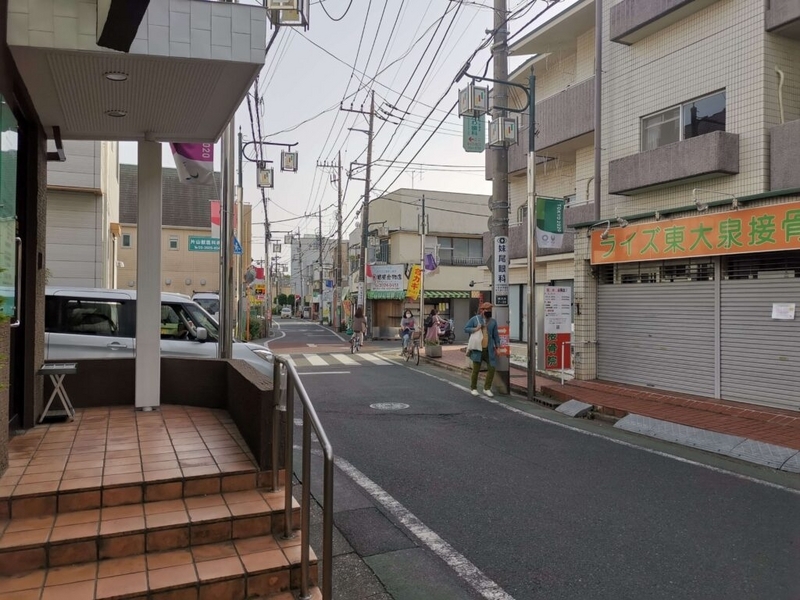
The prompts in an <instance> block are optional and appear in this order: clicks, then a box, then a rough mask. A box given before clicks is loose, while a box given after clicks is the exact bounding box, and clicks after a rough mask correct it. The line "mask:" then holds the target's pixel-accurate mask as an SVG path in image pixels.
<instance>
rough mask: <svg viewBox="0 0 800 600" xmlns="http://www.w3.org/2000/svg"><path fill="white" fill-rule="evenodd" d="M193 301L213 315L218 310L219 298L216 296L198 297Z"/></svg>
mask: <svg viewBox="0 0 800 600" xmlns="http://www.w3.org/2000/svg"><path fill="white" fill-rule="evenodd" d="M195 302H197V303H198V304H199V305H200V306H202V307H203V309H204V310H205V311H206V312H207V313H209V314H212V315H215V314H217V313H218V312H219V300H217V299H216V298H198V299H197V300H195Z"/></svg>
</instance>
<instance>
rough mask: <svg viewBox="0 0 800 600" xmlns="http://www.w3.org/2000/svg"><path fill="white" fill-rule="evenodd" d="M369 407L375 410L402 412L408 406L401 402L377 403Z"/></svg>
mask: <svg viewBox="0 0 800 600" xmlns="http://www.w3.org/2000/svg"><path fill="white" fill-rule="evenodd" d="M369 407H370V408H374V409H375V410H403V409H404V408H408V407H409V405H408V404H403V403H402V402H377V403H376V404H370V405H369Z"/></svg>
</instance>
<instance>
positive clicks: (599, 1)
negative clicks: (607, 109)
mask: <svg viewBox="0 0 800 600" xmlns="http://www.w3.org/2000/svg"><path fill="white" fill-rule="evenodd" d="M594 23H595V25H594V27H595V28H594V220H595V221H599V220H600V167H601V162H600V151H601V147H602V146H601V143H600V142H601V136H600V125H601V117H602V114H601V111H602V94H603V0H594Z"/></svg>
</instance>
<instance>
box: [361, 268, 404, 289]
mask: <svg viewBox="0 0 800 600" xmlns="http://www.w3.org/2000/svg"><path fill="white" fill-rule="evenodd" d="M371 268H372V281H371V282H370V284H369V288H370V289H371V290H379V291H382V292H402V291H403V265H372V267H371Z"/></svg>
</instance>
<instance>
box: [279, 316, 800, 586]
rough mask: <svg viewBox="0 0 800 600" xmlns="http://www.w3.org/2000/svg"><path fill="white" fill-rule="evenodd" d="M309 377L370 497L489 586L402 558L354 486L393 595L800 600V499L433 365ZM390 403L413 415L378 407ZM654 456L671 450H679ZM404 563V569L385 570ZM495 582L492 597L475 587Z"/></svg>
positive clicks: (347, 525)
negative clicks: (419, 527) (501, 397)
mask: <svg viewBox="0 0 800 600" xmlns="http://www.w3.org/2000/svg"><path fill="white" fill-rule="evenodd" d="M293 327H298V330H297V331H290V330H291V329H292V328H293ZM301 328H302V329H305V327H302V326H298V325H295V324H292V326H287V327H286V328H285V331H289V334H288V335H287V336H286V338H288V339H286V340H285V343H286V344H287V345H286V348H289V347H290V346H289V344H293V345H294V346H292V347H302V346H300V344H302V343H316V342H308V341H307V340H308V339H309V338H308V337H303V336H309V335H310V333H311V332H310V331H303V332H301V331H300V329H301ZM331 335H332V334H331ZM334 337H335V336H334ZM319 339H320V340H322V339H323V338H322V337H321V336H320V338H319ZM336 345H337V343H335V342H333V341H332V340H331V346H332V348H335V347H336ZM338 346H339V349H341V347H342V341H341V340H339V341H338ZM270 347H272V348H273V349H275V350H276V351H280V350H278V349H276V348H275V346H274V344H273V343H270ZM300 371H301V373H304V374H303V375H302V380H303V383H304V385H305V387H306V389H307V390H308V392H309V395H310V397H311V399H312V401H313V402H314V404H315V407H316V410H317V413H318V414H319V416H320V418H321V420H322V423H323V425H324V427H325V429H326V432H327V434H328V437H329V438H330V440H331V442H332V444H333V448H334V451H335V453H336V455H337V457H341V458H342V459H344V460H345V461H346V463H343V464H349V465H351V466H352V467H353V468H354V470H355V471H357V472H360V474H362V475H363V478H365V480H366V481H370V482H372V483H373V484H374V486H377V487H375V488H373V489H371V490H370V491H371V492H372V494H373V496H374V494H375V493H376V489H378V490H380V491H381V492H383V493H385V494H388V497H390V498H391V499H392V500H393V501H396V503H399V505H401V506H402V507H403V508H404V509H405V510H407V511H408V514H410V515H412V516H413V517H414V518H415V519H417V520H418V522H420V523H421V524H423V525H424V527H426V528H427V529H424V533H425V534H426V535H428V534H429V533H433V534H435V535H438V537H439V539H441V540H443V541H444V542H445V543H446V544H448V545H449V546H448V547H449V548H450V549H451V550H452V551H453V552H455V553H457V554H458V555H459V556H461V557H463V558H464V559H466V560H467V561H469V563H470V564H471V565H474V567H476V568H477V569H478V570H479V573H480V574H481V575H482V577H483V579H481V578H477V579H475V578H470V577H469V576H466V577H465V576H464V572H465V571H464V570H463V569H462V571H461V574H460V575H459V574H457V571H458V569H456V570H453V569H450V568H449V567H448V566H447V565H446V564H445V562H446V561H448V560H449V561H450V562H451V563H453V562H457V561H453V560H452V556H448V555H447V554H448V552H449V550H445V551H444V552H440V553H439V557H438V558H435V557H434V554H433V552H432V551H431V550H430V549H429V548H426V549H425V552H426V553H427V554H425V555H424V556H421V555H419V554H417V555H414V556H410V555H409V556H408V557H406V556H405V555H404V554H403V553H404V552H412V550H411V549H412V547H414V546H416V547H417V548H419V547H425V546H426V544H425V542H424V540H421V539H420V537H419V536H418V535H417V536H415V535H414V533H413V532H411V531H410V530H409V527H407V525H408V522H406V523H405V524H401V523H398V521H399V520H400V519H398V518H397V516H398V515H397V513H396V512H395V513H392V512H391V511H387V510H386V506H387V504H386V498H385V497H384V498H383V502H382V504H381V503H380V502H377V501H376V502H375V503H374V504H373V505H371V506H369V505H366V504H365V503H363V502H362V501H361V498H364V497H367V496H369V494H368V493H367V491H365V490H363V489H362V488H359V487H358V486H355V485H354V484H353V487H354V488H358V489H357V492H353V491H352V490H350V492H352V493H358V494H360V498H359V500H358V501H357V502H354V501H353V498H352V496H348V493H349V492H347V488H344V489H345V490H346V491H345V493H344V495H343V496H340V497H337V511H338V512H337V517H338V519H337V525H340V526H343V528H344V529H345V530H349V531H352V532H353V540H355V544H354V545H358V544H359V543H362V545H363V546H364V552H363V555H364V556H365V557H366V560H367V563H368V564H370V566H372V567H373V568H374V569H375V571H376V573H378V575H379V576H380V575H381V573H388V575H386V579H387V580H388V581H386V580H385V581H384V584H386V587H387V590H388V591H389V592H390V593H394V592H395V591H398V593H395V594H394V596H395V598H398V597H409V598H410V597H414V595H413V589H414V587H415V581H414V573H415V572H416V573H420V574H423V573H425V570H426V569H429V568H432V569H435V571H434V572H432V573H431V575H430V576H431V577H434V576H436V575H435V573H436V572H438V573H439V574H441V576H442V577H445V576H447V577H451V578H452V579H451V580H450V581H448V582H447V584H446V585H444V587H442V588H441V589H442V590H447V591H443V592H441V593H438V594H433V595H431V594H430V593H429V594H428V597H429V598H437V599H438V598H442V599H445V598H447V599H449V598H475V597H484V598H508V597H509V596H510V597H511V598H515V599H517V600H522V599H528V598H547V599H580V600H584V599H587V598H591V599H594V598H602V599H605V598H609V599H615V600H617V599H627V598H630V599H632V600H633V599H636V600H640V599H648V600H656V599H665V600H667V599H669V600H674V599H683V598H687V599H690V598H691V599H694V598H697V599H704V600H712V599H717V598H719V599H725V600H737V599H742V600H745V599H746V600H752V599H762V598H764V599H766V598H769V599H770V600H780V599H787V600H789V599H794V600H796V599H797V598H800V495H798V494H797V493H796V492H793V491H792V490H789V489H784V488H781V487H780V486H769V485H765V484H762V483H760V482H758V481H756V480H754V479H753V478H746V477H736V476H734V475H732V474H729V473H724V472H720V471H719V470H714V469H709V468H704V466H702V465H697V464H692V463H690V462H687V461H680V460H675V459H673V458H671V457H669V456H665V455H662V454H660V453H655V452H648V451H646V450H645V449H643V448H646V447H650V448H652V447H653V443H652V442H650V441H648V442H645V441H644V440H643V439H641V440H640V439H639V438H637V437H636V436H631V435H626V434H623V433H621V432H617V431H616V430H611V429H610V427H609V426H608V425H603V424H595V423H587V422H585V421H581V422H575V421H569V420H567V419H560V418H558V417H556V416H555V415H554V413H552V412H550V411H546V410H544V409H540V408H538V407H529V406H526V405H524V403H521V402H518V401H514V400H512V401H511V403H510V405H511V406H512V407H522V410H521V411H519V412H515V411H512V410H508V408H506V407H504V405H503V404H504V403H493V402H490V401H488V400H486V399H484V398H475V397H473V396H471V395H470V394H469V393H468V392H467V391H465V390H464V389H459V388H457V387H454V385H452V383H456V382H460V383H461V384H462V385H464V384H465V383H466V381H465V378H463V377H462V378H459V377H458V376H457V375H453V374H445V373H444V372H443V371H440V370H438V369H435V368H433V367H420V368H410V367H408V366H407V365H406V364H405V363H402V364H400V363H398V364H394V365H386V366H375V365H366V364H365V365H358V366H357V367H356V366H353V367H348V368H344V369H343V368H336V367H333V366H325V367H312V366H306V367H304V368H302V369H300ZM334 372H335V373H337V374H332V373H334ZM326 373H327V374H326ZM382 402H395V403H396V402H401V403H405V404H408V405H409V407H408V408H406V409H402V410H378V409H375V408H372V407H371V406H370V405H371V404H374V403H382ZM518 410H519V409H518ZM531 416H532V417H533V418H531ZM550 419H553V422H551V421H550ZM559 423H560V424H561V425H566V426H559ZM620 439H622V440H623V441H626V440H627V443H617V440H620ZM631 441H632V442H633V443H632V444H631V443H630V442H631ZM639 445H641V446H642V447H641V448H640V447H638V446H639ZM659 450H662V451H663V450H666V452H667V453H673V449H672V448H671V447H669V445H662V446H661V447H660V448H659ZM675 453H676V454H677V453H678V452H675ZM687 453H688V456H687ZM679 454H681V455H682V456H684V457H686V458H689V459H691V460H693V461H698V462H701V463H709V464H713V461H714V460H717V459H713V458H711V457H710V456H709V455H706V454H704V453H702V452H694V451H691V452H690V451H687V450H686V449H681V451H680V452H679ZM717 463H718V461H717ZM731 465H734V463H730V464H723V465H722V466H723V467H729V466H731ZM734 470H735V465H734ZM749 472H750V473H751V474H755V476H756V478H758V477H760V476H761V475H763V477H764V479H767V480H769V479H770V477H771V474H770V473H768V472H767V471H766V470H765V471H763V472H762V471H752V470H751V471H749ZM337 478H339V479H342V478H345V476H344V475H343V474H342V473H339V474H338V475H337ZM362 484H363V482H362ZM337 493H338V490H337ZM360 503H361V504H365V505H364V506H362V505H361V504H360ZM345 509H346V510H345ZM384 521H386V522H390V524H391V526H392V527H394V528H396V530H397V531H398V532H401V533H402V537H403V539H399V538H397V539H395V541H394V543H393V544H390V545H389V547H388V548H387V547H380V544H379V543H378V542H375V541H373V543H372V546H370V543H369V541H370V539H371V538H370V532H371V530H381V529H383V530H385V529H386V523H385V522H384ZM415 522H416V521H415ZM372 533H373V537H375V536H374V531H372ZM387 535H395V532H394V531H389V532H388V533H387ZM359 540H360V542H359ZM428 546H431V544H428ZM435 546H436V544H433V547H435ZM387 550H392V552H387ZM371 552H372V553H373V554H370V553H371ZM393 558H394V559H395V560H396V561H398V562H397V563H396V564H394V565H393V566H391V567H387V564H386V563H387V561H391V560H392V559H393ZM404 560H405V561H406V562H407V564H405V566H403V561H404ZM434 563H436V564H434ZM398 564H400V565H401V566H400V567H398V566H397V565H398ZM392 569H394V572H395V578H394V579H392V576H391V573H392ZM467 571H468V570H467ZM445 572H447V575H444V573H445ZM420 577H421V578H422V575H420ZM409 578H410V581H409ZM453 581H458V582H459V583H458V584H454V583H453ZM487 581H488V582H489V583H494V584H496V586H497V587H496V588H485V587H484V591H483V592H480V593H479V592H477V591H476V590H475V587H477V586H478V585H479V584H486V582H487ZM476 582H477V583H476ZM403 586H405V589H403ZM487 589H489V590H490V591H486V590H487ZM498 590H499V591H498ZM503 592H505V594H506V595H505V596H504V595H503ZM492 594H494V595H492ZM419 597H424V595H419Z"/></svg>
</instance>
